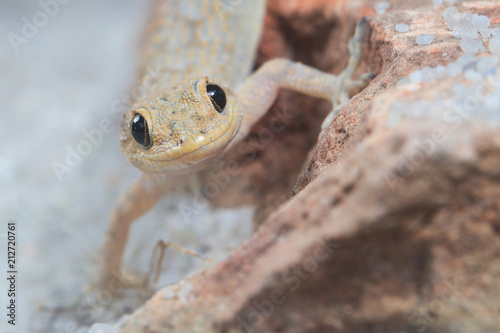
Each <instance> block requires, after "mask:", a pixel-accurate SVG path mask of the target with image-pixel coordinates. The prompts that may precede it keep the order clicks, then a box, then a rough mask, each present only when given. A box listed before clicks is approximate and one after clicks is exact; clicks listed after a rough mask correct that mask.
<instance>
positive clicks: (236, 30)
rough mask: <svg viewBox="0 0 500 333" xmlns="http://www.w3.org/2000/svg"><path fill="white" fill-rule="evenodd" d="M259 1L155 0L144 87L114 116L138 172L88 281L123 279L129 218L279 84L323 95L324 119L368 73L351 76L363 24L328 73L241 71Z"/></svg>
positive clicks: (296, 66) (259, 110)
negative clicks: (345, 58)
mask: <svg viewBox="0 0 500 333" xmlns="http://www.w3.org/2000/svg"><path fill="white" fill-rule="evenodd" d="M265 8H266V1H265V0H252V1H246V0H215V1H209V0H161V1H157V5H156V7H155V18H154V19H153V20H152V24H151V25H150V28H149V34H148V39H147V42H146V43H145V45H144V47H143V52H142V55H141V61H140V63H141V70H140V78H139V82H140V84H141V86H142V87H143V88H144V90H143V94H141V97H139V98H138V99H137V101H136V103H135V104H134V106H133V107H132V108H131V110H130V111H128V112H127V113H126V114H125V116H124V121H123V125H122V134H121V138H120V141H121V147H122V151H123V153H124V154H125V156H126V157H127V159H128V160H129V162H130V163H131V164H132V165H133V166H135V167H137V168H138V169H139V170H141V171H142V174H141V177H140V178H139V179H137V180H135V181H134V182H133V183H132V184H131V185H130V186H129V188H128V189H127V190H126V192H125V193H123V194H122V195H121V197H120V199H119V202H118V204H117V205H116V207H115V208H114V209H113V211H112V212H111V214H110V217H109V226H108V230H107V234H106V238H105V241H104V245H103V250H102V258H101V262H100V268H99V272H98V274H99V275H98V277H97V280H96V286H97V287H99V288H107V287H109V286H110V285H112V284H113V283H114V282H115V281H116V280H118V281H122V279H124V274H123V272H124V270H123V267H122V259H123V254H124V250H125V248H126V244H127V240H128V236H129V232H130V227H131V224H132V223H133V222H134V221H136V220H137V219H138V218H139V217H141V216H142V215H143V214H145V213H146V212H148V211H149V210H150V209H151V208H152V207H153V206H154V205H155V203H156V202H157V201H158V200H159V199H160V198H162V197H163V196H164V195H165V194H166V193H168V192H170V191H173V190H175V189H176V188H177V187H179V186H180V185H181V184H183V183H184V182H186V180H187V179H188V177H189V176H191V175H193V174H195V173H197V172H198V171H200V170H202V169H204V168H206V167H207V166H209V165H210V163H211V162H213V161H214V160H216V159H217V158H219V157H220V156H221V155H222V154H224V152H226V151H228V150H230V149H231V147H233V146H235V145H236V144H237V143H238V142H241V141H242V140H243V139H244V138H245V137H246V136H247V134H248V133H249V132H250V129H251V128H252V126H253V124H255V123H256V121H258V120H259V119H260V118H261V117H262V116H263V115H264V114H265V113H266V112H267V111H268V109H269V108H270V107H271V105H272V104H273V102H274V100H275V99H276V97H277V94H278V92H279V90H280V89H291V90H294V91H297V92H300V93H304V94H307V95H310V96H313V97H317V98H321V99H326V100H329V101H331V102H332V106H333V107H332V109H333V110H332V112H331V113H330V115H329V116H328V117H327V119H326V120H325V124H328V123H329V122H330V121H332V119H333V118H334V116H335V114H336V113H337V112H338V110H339V109H340V107H341V106H342V105H344V104H345V103H346V102H347V101H348V100H349V92H350V91H352V90H354V89H360V88H364V87H366V85H367V84H368V83H369V82H370V80H371V79H372V78H373V75H372V74H370V73H366V74H364V75H362V76H361V77H360V79H358V80H354V79H353V78H352V76H353V73H354V71H355V70H356V69H357V68H358V66H359V63H360V59H361V53H362V49H361V39H362V35H363V31H364V28H365V26H366V25H367V21H366V20H365V19H362V20H360V22H359V23H358V25H357V27H356V31H355V34H354V36H353V38H352V39H351V41H350V44H349V51H350V59H349V62H348V65H347V67H346V69H345V70H344V71H343V72H342V73H341V74H339V75H333V74H329V73H325V72H322V71H320V70H317V69H314V68H312V67H309V66H306V65H303V64H301V63H296V62H293V61H291V60H287V59H281V58H278V59H271V60H269V61H267V62H266V63H264V64H263V65H262V66H261V67H260V68H258V69H257V70H256V71H255V72H253V73H251V71H252V66H253V61H254V58H255V55H256V51H257V46H258V43H259V39H260V35H261V32H262V26H263V18H264V14H265Z"/></svg>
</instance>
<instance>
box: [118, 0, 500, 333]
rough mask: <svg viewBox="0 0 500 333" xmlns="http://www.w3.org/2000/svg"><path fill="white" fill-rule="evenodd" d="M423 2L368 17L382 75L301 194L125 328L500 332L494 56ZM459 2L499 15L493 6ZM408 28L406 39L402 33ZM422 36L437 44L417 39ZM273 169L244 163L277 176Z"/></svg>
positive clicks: (318, 153) (327, 146) (371, 61)
mask: <svg viewBox="0 0 500 333" xmlns="http://www.w3.org/2000/svg"><path fill="white" fill-rule="evenodd" d="M276 3H281V2H279V1H277V2H276ZM288 3H289V5H283V6H284V7H283V8H288V9H290V8H293V4H294V3H296V2H294V1H290V2H288ZM304 3H307V4H309V5H310V6H312V5H311V4H313V3H314V4H318V5H319V4H320V3H324V2H322V1H304ZM422 3H425V6H424V5H422V7H418V5H419V3H417V2H415V3H413V2H412V4H411V6H410V5H409V4H408V3H407V2H397V1H391V2H390V7H389V9H388V10H387V11H386V13H385V14H384V15H383V16H374V17H372V18H370V26H371V29H372V31H371V34H370V38H369V40H367V44H366V45H367V54H366V56H365V59H366V61H367V66H368V67H369V68H371V69H373V70H374V72H376V73H379V74H378V76H377V78H376V79H375V80H374V81H373V82H372V84H370V86H369V87H368V88H367V89H365V90H364V91H363V92H361V93H360V94H358V95H356V96H355V97H354V98H353V100H352V101H351V102H350V103H349V104H348V105H346V106H345V107H344V108H343V109H342V110H341V111H340V113H339V114H338V116H337V117H336V121H335V122H334V123H332V124H331V125H330V126H329V127H328V128H327V129H326V130H325V131H324V132H323V133H322V134H321V136H320V138H319V140H318V143H317V145H316V148H315V149H314V150H313V152H312V154H311V158H310V160H309V162H308V163H307V165H306V168H305V171H304V173H303V174H302V175H301V178H300V180H299V182H298V184H297V186H296V187H295V190H294V194H295V195H294V196H293V197H292V198H290V199H289V200H288V201H286V202H285V203H283V204H281V205H280V206H279V208H277V209H275V210H274V211H273V212H272V213H271V214H269V216H268V217H267V218H266V219H265V222H264V223H263V224H262V226H261V228H260V229H259V230H258V231H257V232H256V233H255V234H254V235H253V236H252V237H251V239H249V240H248V241H247V242H245V243H244V244H242V245H241V246H240V247H238V248H237V249H236V250H235V251H234V252H233V253H232V255H231V256H230V257H229V258H228V259H226V260H225V261H223V262H221V263H219V264H217V265H215V266H212V267H210V268H208V269H206V270H204V271H201V272H199V273H197V274H195V275H193V276H191V277H189V278H186V279H185V280H183V281H181V282H180V283H179V284H177V285H174V286H170V287H168V288H166V289H165V290H163V291H159V292H158V293H157V294H156V295H155V296H154V297H153V298H152V299H151V300H149V301H148V302H147V303H146V304H145V305H144V306H143V307H142V308H141V309H140V310H139V311H138V312H136V313H135V314H134V315H133V316H131V317H129V318H128V319H127V320H126V321H125V323H124V324H123V326H122V328H121V331H120V332H143V331H144V332H145V331H147V332H227V333H229V332H424V331H425V332H464V333H465V332H496V331H497V330H498V327H500V317H499V316H498V311H499V309H500V301H499V299H500V167H499V165H500V130H499V127H500V116H499V115H498V105H499V104H498V97H497V96H500V68H499V66H498V58H492V57H486V56H485V54H482V55H481V56H482V58H478V57H475V56H474V55H469V56H467V57H462V58H460V57H461V56H462V55H463V53H462V51H461V49H460V45H459V40H458V39H456V38H455V37H453V35H452V34H453V32H452V31H451V30H450V29H448V27H447V25H446V24H445V23H444V21H443V19H442V16H441V15H442V12H443V11H444V9H445V7H444V6H442V7H439V6H437V7H436V6H433V5H429V3H428V2H422ZM341 4H343V2H342V1H338V2H336V3H335V6H338V7H335V8H343V9H344V10H352V11H356V9H355V8H361V7H356V6H361V5H360V4H359V2H358V1H356V2H350V4H351V5H352V7H348V8H349V9H346V8H347V6H341ZM344 4H345V3H344ZM332 6H333V5H332ZM306 7H307V6H306ZM307 8H310V7H307ZM362 8H367V7H362ZM408 8H411V10H408ZM459 9H460V10H461V11H467V10H472V9H474V12H477V13H479V14H484V15H487V16H489V17H490V18H492V17H493V16H494V15H492V13H498V12H499V11H500V7H499V6H498V4H496V3H493V2H488V1H483V2H462V3H461V4H460V6H459ZM372 10H373V9H372ZM340 13H341V12H340ZM349 13H351V14H352V12H349ZM339 16H340V17H342V15H339ZM343 17H349V14H347V13H346V14H345V15H344V16H343ZM350 17H353V16H350ZM492 22H495V19H492ZM399 23H405V24H408V25H409V26H410V30H409V31H408V32H407V33H397V32H395V30H394V29H395V28H394V27H395V25H396V24H399ZM423 33H425V34H427V33H428V34H432V35H433V36H434V41H433V43H432V44H430V45H417V44H416V41H415V38H416V36H418V35H419V34H423ZM277 45H278V46H277V47H278V48H279V47H281V46H280V44H279V43H278V44H277ZM269 50H270V49H268V52H271V51H269ZM438 65H446V66H441V67H439V66H438ZM427 66H431V67H434V68H430V67H427ZM419 68H420V69H421V70H420V71H415V70H416V69H419ZM410 73H411V74H410ZM278 103H279V102H278ZM263 123H265V120H263V122H261V123H260V124H263ZM259 126H261V125H258V126H257V127H256V129H254V130H257V129H258V128H259ZM283 135H285V133H283ZM286 135H291V133H289V134H286ZM279 140H282V139H279ZM290 140H295V139H290ZM291 142H294V141H291ZM274 144H276V142H275V141H273V142H272V143H271V145H270V146H269V147H268V148H271V146H272V145H274ZM305 146H306V145H304V146H302V147H305ZM274 147H276V146H274ZM274 149H276V148H274ZM295 149H297V148H293V149H291V150H290V151H295ZM266 150H267V148H266ZM266 150H263V151H262V154H265V153H264V152H265V151H266ZM287 152H289V151H288V150H287ZM281 154H284V152H282V153H281ZM279 156H280V157H281V156H286V155H279ZM292 156H296V155H294V154H292ZM268 158H269V160H268V161H269V162H268V163H271V157H270V155H269V157H268ZM284 158H286V157H284ZM264 160H265V159H262V158H261V159H255V160H254V161H252V162H251V163H250V164H249V165H251V164H254V166H253V167H254V168H255V169H254V170H257V169H260V168H263V169H264V171H267V170H266V163H267V162H263V161H264ZM258 163H260V167H258V168H257V167H255V164H258ZM251 168H252V167H250V166H249V169H251ZM276 168H279V166H276ZM287 170H288V169H287ZM270 172H271V173H273V172H277V170H270ZM257 174H258V171H255V175H257ZM240 178H241V179H244V177H243V176H241V177H240ZM247 179H249V178H247ZM285 183H287V182H285ZM246 184H247V185H248V186H249V184H250V182H247V183H246ZM257 186H261V185H257ZM264 188H265V186H262V187H261V189H264ZM285 188H287V186H284V185H283V186H282V187H280V190H279V191H284V189H285ZM228 191H229V190H228ZM279 191H278V192H279ZM249 192H251V191H247V192H246V193H249ZM276 193H277V192H276ZM282 193H283V192H282ZM271 197H272V196H271ZM275 197H279V198H280V199H279V200H277V201H281V200H284V198H286V196H283V195H281V196H279V195H277V196H275ZM274 204H275V203H274ZM264 215H268V214H264Z"/></svg>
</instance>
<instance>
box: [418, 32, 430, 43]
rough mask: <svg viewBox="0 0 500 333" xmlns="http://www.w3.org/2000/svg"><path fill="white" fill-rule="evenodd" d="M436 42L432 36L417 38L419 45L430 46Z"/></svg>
mask: <svg viewBox="0 0 500 333" xmlns="http://www.w3.org/2000/svg"><path fill="white" fill-rule="evenodd" d="M433 41H434V36H433V35H432V34H420V35H418V36H417V44H418V45H429V44H431V43H432V42H433Z"/></svg>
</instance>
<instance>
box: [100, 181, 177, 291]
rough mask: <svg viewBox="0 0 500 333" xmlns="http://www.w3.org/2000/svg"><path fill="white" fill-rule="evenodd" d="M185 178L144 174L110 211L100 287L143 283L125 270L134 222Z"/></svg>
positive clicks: (101, 264)
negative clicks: (126, 250)
mask: <svg viewBox="0 0 500 333" xmlns="http://www.w3.org/2000/svg"><path fill="white" fill-rule="evenodd" d="M182 179H183V178H182V177H180V178H179V177H169V178H168V179H167V177H166V175H163V174H148V173H143V174H142V176H141V177H140V178H139V179H137V180H135V181H134V182H133V183H132V184H131V185H130V186H129V188H128V189H127V191H126V192H125V193H124V194H123V195H122V196H121V197H120V200H119V203H118V205H117V206H116V207H115V209H114V210H113V211H112V212H111V214H110V218H109V225H108V230H107V233H106V238H105V241H104V246H103V254H102V260H101V262H100V270H99V276H98V279H97V281H96V287H97V288H101V289H103V288H109V287H110V284H114V282H115V281H118V282H119V283H121V284H122V285H125V286H127V285H137V284H140V282H141V281H137V279H135V280H134V279H132V278H127V276H126V275H125V274H124V272H123V269H122V260H123V253H124V251H125V247H126V245H127V241H128V236H129V232H130V227H131V225H132V223H133V222H134V221H135V220H137V219H138V218H139V217H141V216H142V215H143V214H145V213H146V212H148V211H149V210H150V209H151V208H152V207H153V206H154V204H155V203H156V202H157V201H158V200H159V199H160V198H161V197H163V196H164V195H165V193H167V192H169V191H171V190H173V189H174V188H175V187H176V186H177V185H178V184H180V183H181V182H182Z"/></svg>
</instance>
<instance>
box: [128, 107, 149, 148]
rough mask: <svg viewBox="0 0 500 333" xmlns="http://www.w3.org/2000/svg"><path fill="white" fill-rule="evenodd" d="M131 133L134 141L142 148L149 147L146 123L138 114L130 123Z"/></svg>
mask: <svg viewBox="0 0 500 333" xmlns="http://www.w3.org/2000/svg"><path fill="white" fill-rule="evenodd" d="M130 128H131V133H132V137H133V138H134V140H135V141H136V142H137V143H138V144H139V145H141V146H142V147H143V148H146V149H147V148H150V147H151V139H150V138H149V129H148V123H147V122H146V120H145V119H144V117H143V116H141V115H140V114H136V115H135V116H134V118H132V122H131V123H130Z"/></svg>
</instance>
